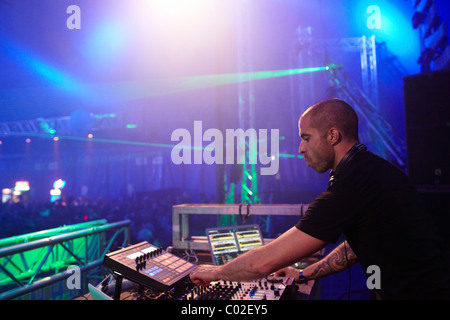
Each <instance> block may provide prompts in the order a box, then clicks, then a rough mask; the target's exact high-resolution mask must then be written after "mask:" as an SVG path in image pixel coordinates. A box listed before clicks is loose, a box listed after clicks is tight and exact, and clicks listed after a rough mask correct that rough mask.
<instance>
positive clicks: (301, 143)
mask: <svg viewBox="0 0 450 320" xmlns="http://www.w3.org/2000/svg"><path fill="white" fill-rule="evenodd" d="M298 152H299V153H300V154H303V153H305V152H306V147H305V144H304V141H303V140H302V141H300V145H299V147H298Z"/></svg>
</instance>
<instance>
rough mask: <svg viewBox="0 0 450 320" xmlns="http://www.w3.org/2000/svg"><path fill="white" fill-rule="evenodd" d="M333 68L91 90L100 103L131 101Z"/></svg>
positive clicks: (109, 85)
mask: <svg viewBox="0 0 450 320" xmlns="http://www.w3.org/2000/svg"><path fill="white" fill-rule="evenodd" d="M331 68H333V65H330V66H325V67H313V68H301V69H288V70H273V71H257V72H241V73H226V74H213V75H199V76H187V77H177V78H162V79H153V80H146V81H125V82H112V83H101V84H92V85H90V90H91V91H92V93H95V95H91V97H90V98H92V97H96V98H97V99H100V100H101V101H98V102H99V103H109V102H117V101H127V100H134V99H143V98H148V97H152V96H160V95H167V94H173V93H179V92H186V91H191V90H198V89H205V88H212V87H217V86H223V85H228V84H234V83H243V82H250V81H256V80H263V79H270V78H278V77H285V76H292V75H298V74H303V73H311V72H319V71H326V70H330V69H331Z"/></svg>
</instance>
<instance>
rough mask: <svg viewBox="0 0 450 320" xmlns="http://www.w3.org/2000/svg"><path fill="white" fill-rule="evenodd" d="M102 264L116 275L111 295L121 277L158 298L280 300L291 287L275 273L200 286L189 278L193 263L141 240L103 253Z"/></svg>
mask: <svg viewBox="0 0 450 320" xmlns="http://www.w3.org/2000/svg"><path fill="white" fill-rule="evenodd" d="M103 264H104V266H106V267H108V268H110V269H111V270H113V272H114V273H115V274H116V276H117V279H118V281H116V287H115V289H116V292H115V297H114V299H119V298H120V291H121V283H122V280H121V279H122V278H126V279H128V280H131V281H132V282H134V283H136V284H138V285H140V286H143V287H146V288H148V289H150V292H152V295H153V296H157V297H158V299H172V300H280V299H283V297H284V296H286V295H289V294H290V290H287V289H289V288H295V284H293V279H292V278H275V277H268V278H265V279H261V280H256V281H245V282H234V281H215V282H211V283H210V284H209V285H208V286H206V287H202V286H199V285H196V284H194V283H192V282H191V281H190V279H189V274H190V273H191V272H192V271H194V270H195V269H196V268H197V265H195V264H192V263H190V262H188V261H186V260H184V259H183V258H180V257H178V256H176V255H174V254H172V253H169V252H166V251H165V250H163V249H161V248H157V247H155V246H153V245H151V244H149V243H148V242H145V241H144V242H141V243H138V244H136V245H132V246H129V247H126V248H123V249H120V250H118V251H115V252H112V253H108V254H106V255H105V258H104V260H103ZM158 292H160V293H158ZM152 299H154V298H152Z"/></svg>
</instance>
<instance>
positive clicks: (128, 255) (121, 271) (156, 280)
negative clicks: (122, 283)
mask: <svg viewBox="0 0 450 320" xmlns="http://www.w3.org/2000/svg"><path fill="white" fill-rule="evenodd" d="M103 265H104V266H105V267H108V268H110V269H111V270H113V271H114V272H115V273H116V274H118V275H120V276H122V277H124V278H126V279H128V280H131V281H133V282H135V283H138V284H140V285H143V286H145V287H148V288H152V289H157V290H162V291H165V290H169V289H171V288H173V287H175V286H176V285H177V284H178V283H181V282H184V280H185V278H186V277H188V276H189V274H190V273H191V272H192V271H193V270H194V269H195V268H197V266H196V265H195V264H192V263H190V262H188V261H186V260H184V259H182V258H180V257H177V256H176V255H173V254H171V253H169V252H166V251H165V250H163V249H161V248H158V247H156V246H154V245H151V244H149V243H148V242H146V241H144V242H141V243H138V244H135V245H132V246H129V247H126V248H123V249H120V250H118V251H115V252H112V253H108V254H106V255H105V258H104V260H103Z"/></svg>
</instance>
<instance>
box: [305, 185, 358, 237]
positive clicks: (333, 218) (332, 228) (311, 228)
mask: <svg viewBox="0 0 450 320" xmlns="http://www.w3.org/2000/svg"><path fill="white" fill-rule="evenodd" d="M351 199H352V197H351V196H350V195H349V194H345V193H342V192H335V191H329V190H327V191H324V192H323V193H322V194H320V195H319V196H318V197H317V198H316V199H315V200H314V201H313V202H312V203H311V204H310V205H309V207H308V209H307V210H306V212H305V215H304V216H303V217H302V218H301V219H300V221H299V222H298V223H297V225H296V227H297V229H299V230H300V231H303V232H305V233H306V234H308V235H310V236H312V237H314V238H317V239H320V240H322V241H325V242H328V243H336V242H337V240H338V239H339V237H340V236H341V234H342V233H343V232H344V230H345V229H346V226H347V225H348V224H349V222H350V221H351V218H352V217H353V216H354V214H355V209H354V207H352V205H351V203H352V200H351Z"/></svg>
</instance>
